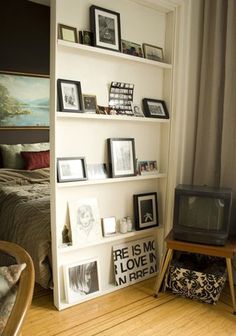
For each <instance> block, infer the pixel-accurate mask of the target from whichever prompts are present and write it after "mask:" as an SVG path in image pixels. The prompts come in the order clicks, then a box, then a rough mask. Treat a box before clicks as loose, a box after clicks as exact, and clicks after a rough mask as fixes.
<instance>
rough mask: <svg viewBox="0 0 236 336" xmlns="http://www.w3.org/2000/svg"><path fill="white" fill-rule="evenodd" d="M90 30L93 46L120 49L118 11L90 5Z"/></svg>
mask: <svg viewBox="0 0 236 336" xmlns="http://www.w3.org/2000/svg"><path fill="white" fill-rule="evenodd" d="M90 30H91V31H92V33H93V44H94V46H95V47H98V48H104V49H109V50H113V51H119V52H120V51H121V29H120V13H117V12H114V11H111V10H109V9H106V8H102V7H98V6H95V5H92V6H90Z"/></svg>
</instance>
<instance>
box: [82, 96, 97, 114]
mask: <svg viewBox="0 0 236 336" xmlns="http://www.w3.org/2000/svg"><path fill="white" fill-rule="evenodd" d="M82 97H83V107H84V113H96V111H97V97H96V96H95V95H89V94H83V95H82Z"/></svg>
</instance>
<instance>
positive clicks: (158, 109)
mask: <svg viewBox="0 0 236 336" xmlns="http://www.w3.org/2000/svg"><path fill="white" fill-rule="evenodd" d="M143 109H144V114H145V116H146V117H148V118H162V119H169V113H168V110H167V107H166V104H165V102H164V100H158V99H150V98H143Z"/></svg>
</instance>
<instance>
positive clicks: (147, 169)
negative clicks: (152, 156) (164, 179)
mask: <svg viewBox="0 0 236 336" xmlns="http://www.w3.org/2000/svg"><path fill="white" fill-rule="evenodd" d="M138 172H139V174H140V175H154V174H157V173H158V169H157V162H156V161H139V162H138Z"/></svg>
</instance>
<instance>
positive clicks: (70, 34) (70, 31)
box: [58, 23, 78, 43]
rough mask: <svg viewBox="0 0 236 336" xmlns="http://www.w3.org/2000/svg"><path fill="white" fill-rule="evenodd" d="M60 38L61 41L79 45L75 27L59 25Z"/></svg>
mask: <svg viewBox="0 0 236 336" xmlns="http://www.w3.org/2000/svg"><path fill="white" fill-rule="evenodd" d="M58 35H59V36H58V37H59V39H61V40H64V41H68V42H74V43H78V37H77V29H76V28H75V27H70V26H66V25H64V24H61V23H59V24H58Z"/></svg>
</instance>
